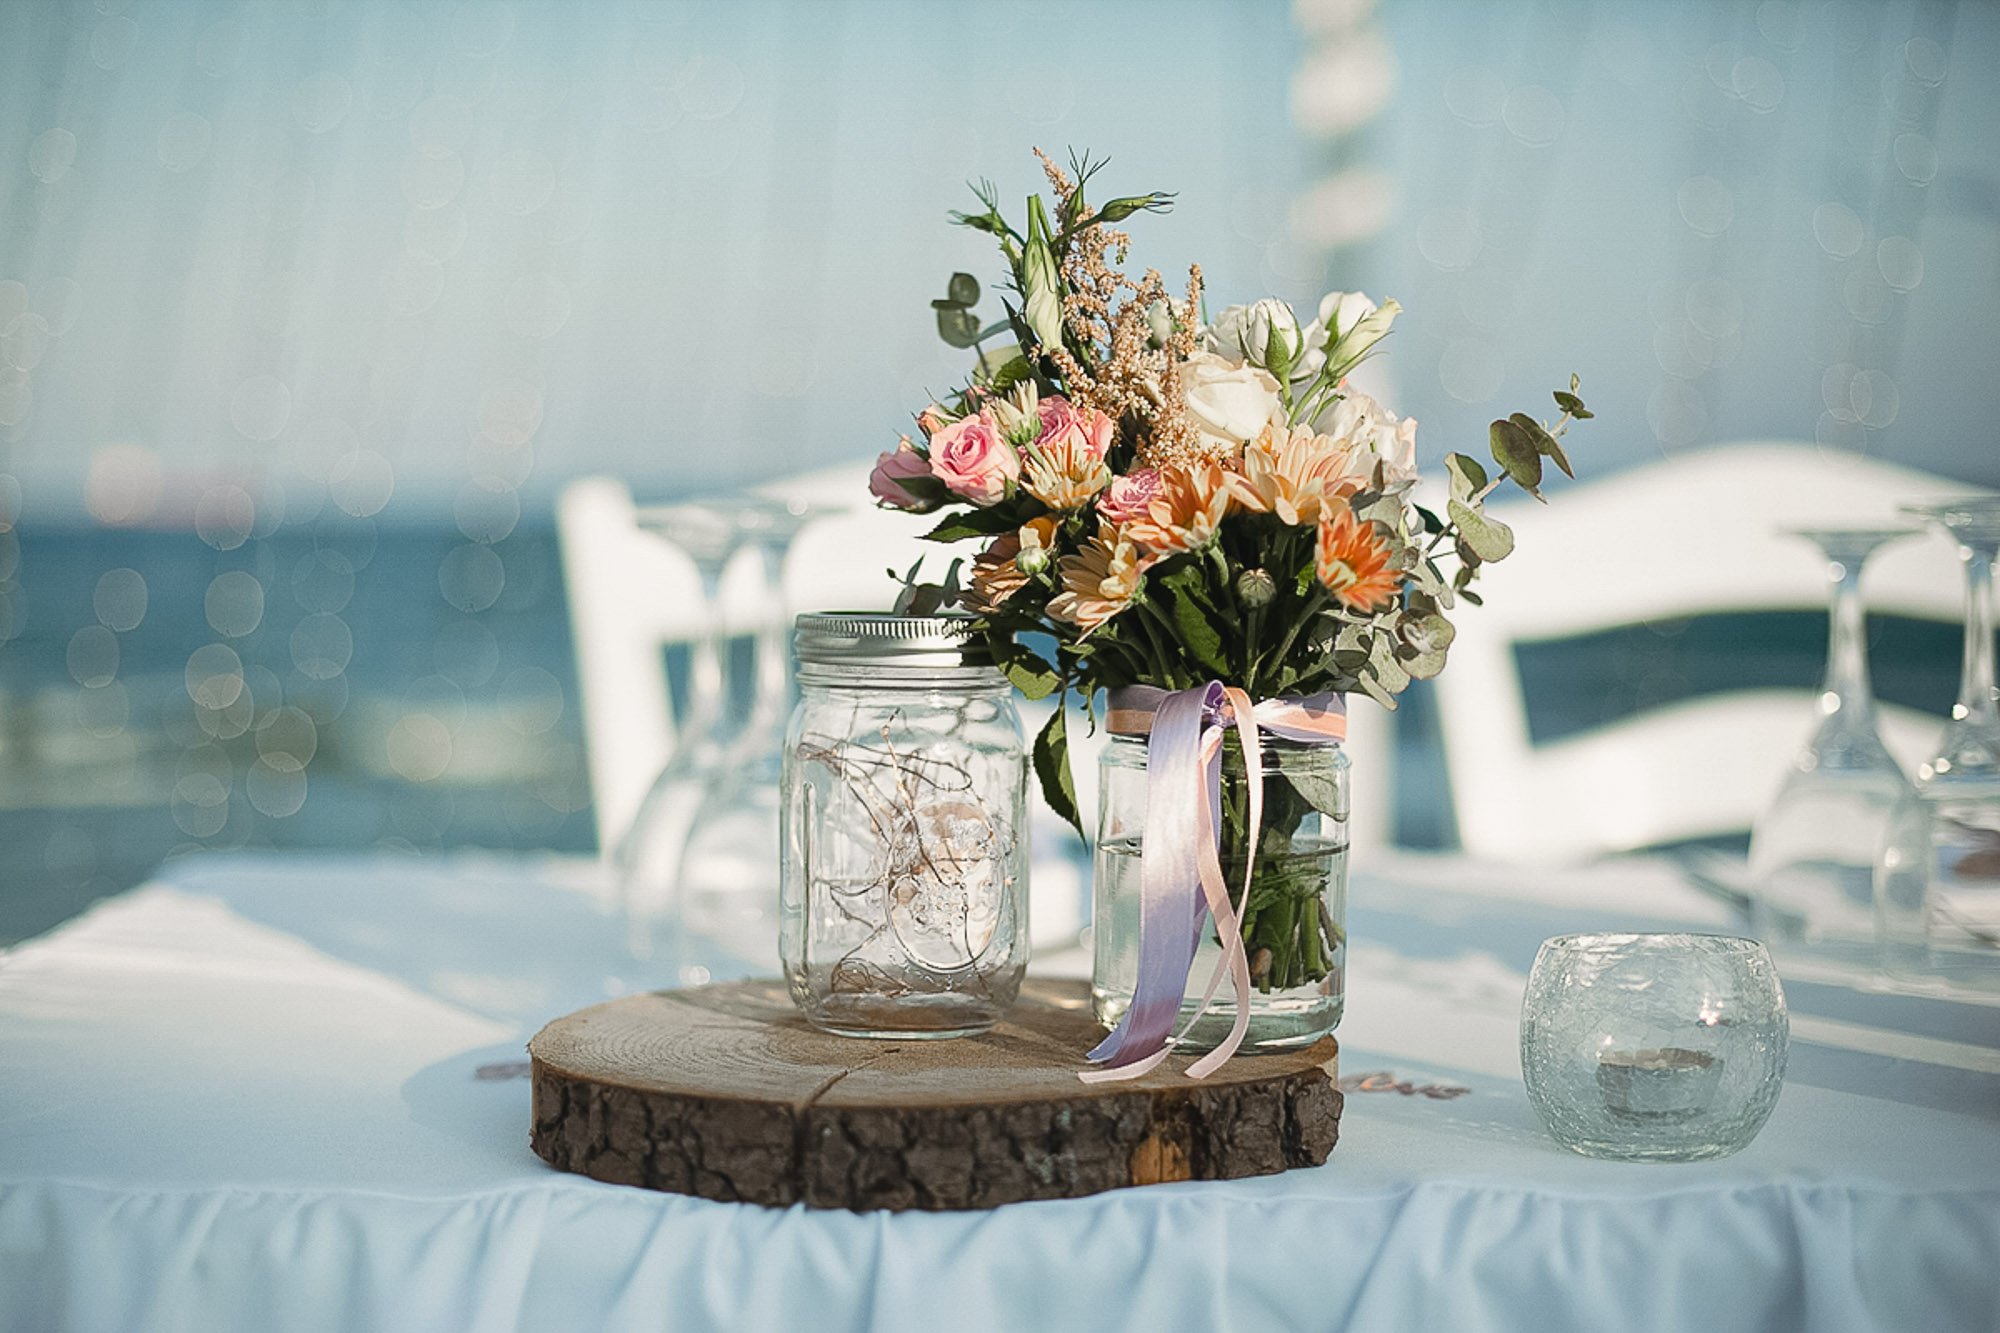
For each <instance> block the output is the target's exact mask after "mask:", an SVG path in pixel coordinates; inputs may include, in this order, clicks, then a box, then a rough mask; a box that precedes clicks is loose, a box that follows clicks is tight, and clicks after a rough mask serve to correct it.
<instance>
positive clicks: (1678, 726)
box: [1437, 443, 1971, 863]
mask: <svg viewBox="0 0 2000 1333" xmlns="http://www.w3.org/2000/svg"><path fill="white" fill-rule="evenodd" d="M1970 489H1971V488H1969V487H1966V486H1964V485H1962V484H1960V483H1957V482H1952V481H1947V480H1944V479H1943V478H1939V477H1934V476H1930V475H1928V474H1925V473H1921V472H1916V471H1912V470H1910V469H1907V468H1901V467H1895V466H1892V465H1890V464H1886V463H1881V462H1877V461H1874V460H1871V459H1866V458H1861V457H1857V456H1853V455H1847V454H1832V453H1828V452H1824V451H1822V450H1819V449H1817V448H1815V447H1813V446H1811V445H1804V444H1762V443H1759V444H1740V445H1732V446H1725V447H1720V448H1714V449H1708V450H1703V451H1699V452H1694V453H1688V454H1681V455H1677V456H1676V457H1674V458H1671V459H1668V460H1666V461H1663V462H1660V463H1657V464H1653V465H1650V466H1647V467H1642V468H1636V469H1634V470H1632V471H1629V472H1625V473H1621V474H1619V475H1617V476H1614V477H1611V478H1608V479H1606V480H1604V481H1601V482H1585V483H1584V484H1582V485H1578V486H1573V487H1571V486H1562V485H1557V486H1555V487H1551V488H1550V499H1551V503H1550V504H1549V505H1548V506H1547V507H1543V506H1540V505H1536V504H1534V503H1533V502H1532V501H1523V502H1520V503H1509V504H1506V505H1504V506H1502V505H1495V506H1494V507H1493V512H1494V514H1495V515H1496V516H1497V517H1501V518H1503V519H1504V520H1505V521H1506V522H1507V523H1509V524H1510V525H1511V526H1512V527H1513V528H1514V530H1515V533H1516V536H1517V537H1518V538H1519V544H1518V547H1517V549H1516V550H1515V552H1514V553H1513V554H1512V555H1511V556H1509V557H1508V558H1507V559H1506V560H1505V561H1504V562H1502V563H1500V564H1496V565H1493V566H1490V567H1489V568H1487V569H1486V570H1484V571H1483V572H1482V577H1481V580H1480V583H1479V590H1480V592H1481V595H1482V596H1484V597H1486V598H1487V602H1486V605H1485V606H1483V607H1463V608H1461V610H1460V611H1459V612H1458V613H1457V614H1456V615H1455V616H1454V623H1455V624H1456V626H1457V628H1458V637H1457V639H1456V641H1455V642H1454V643H1453V645H1452V648H1451V663H1450V667H1449V669H1447V670H1446V671H1445V672H1444V674H1443V675H1442V676H1441V677H1439V679H1438V689H1437V699H1438V707H1439V713H1440V719H1441V725H1442V729H1443V734H1444V750H1445V764H1446V769H1447V772H1448V774H1449V777H1450V781H1451V788H1452V798H1453V802H1454V804H1455V806H1456V808H1457V812H1458V826H1459V837H1460V840H1461V842H1462V844H1463V845H1464V848H1465V850H1466V851H1467V852H1470V853H1472V854H1474V855H1476V856H1480V857H1487V858H1492V859H1496V860H1505V861H1514V862H1531V863H1559V862H1566V861H1578V860H1582V859H1587V858H1588V857H1590V856H1592V855H1596V854H1602V853H1607V852H1618V851H1626V850H1632V849H1636V848H1640V847H1646V846H1651V845H1656V844H1662V843H1669V842H1674V841H1678V840H1681V839H1689V838H1698V837H1705V836H1712V835H1716V834H1723V833H1732V832H1739V831H1742V830H1744V829H1747V828H1749V827H1750V825H1751V822H1752V821H1753V820H1754V819H1755V817H1756V815H1757V813H1758V812H1759V811H1760V810H1761V809H1762V808H1763V807H1764V805H1765V804H1766V803H1767V802H1768V801H1769V800H1770V799H1771V798H1772V796H1773V795H1775V793H1776V791H1777V789H1778V785H1779V783H1780V781H1781V780H1782V778H1783V775H1784V772H1785V769H1786V766H1787V765H1788V764H1789V762H1790V761H1791V759H1792V756H1793V755H1794V754H1795V753H1796V752H1797V750H1798V747H1799V746H1800V745H1801V744H1803V743H1804V741H1805V739H1806V737H1807V736H1808V735H1809V733H1810V730H1811V726H1812V710H1811V706H1810V700H1811V697H1812V692H1811V691H1809V690H1796V691H1793V690H1758V691H1739V692H1732V693H1726V694H1721V695H1711V696H1707V697H1702V698H1696V699H1690V700H1685V701H1683V702H1680V703H1676V704H1673V705H1670V706H1667V707H1663V708H1660V709H1657V710H1654V711H1651V712H1644V713H1640V714H1637V715H1634V716H1630V717H1627V718H1624V719H1620V720H1618V721H1616V722H1614V723H1611V724H1609V725H1607V726H1604V727H1602V728H1598V729H1595V730H1592V731H1590V732H1587V733H1584V734H1582V735H1575V736H1568V737H1564V738H1562V739H1560V740H1556V741H1553V742H1550V743H1548V744H1545V745H1541V746H1535V745H1532V744H1531V743H1530V738H1529V730H1528V720H1527V710H1526V707H1525V704H1524V701H1523V694H1522V688H1521V680H1520V675H1519V671H1518V669H1517V665H1516V658H1515V648H1516V645H1519V644H1522V643H1526V642H1533V641H1538V640H1540V641H1547V640H1562V639H1567V638H1573V637H1576V636H1580V635H1584V634H1588V633H1591V632H1593V631H1598V630H1606V629H1611V628H1615V627H1620V626H1629V625H1636V624H1641V623H1644V622H1648V621H1660V620H1667V619H1672V618H1677V617H1684V616H1694V615H1700V614H1703V613H1714V612H1729V611H1772V610H1786V609H1813V610H1817V611H1821V612H1824V610H1825V608H1826V605H1827V595H1828V589H1827V581H1826V565H1825V561H1824V560H1823V559H1822V558H1821V557H1820V556H1819V554H1818V553H1817V552H1815V551H1814V549H1813V547H1812V546H1811V545H1810V544H1809V543H1807V542H1805V541H1803V540H1801V539H1799V538H1795V537H1788V536H1785V535H1784V534H1783V532H1782V529H1783V528H1785V527H1787V526H1792V525H1823V526H1841V525H1849V526H1857V527H1858V526H1895V525H1898V524H1907V523H1909V522H1910V520H1908V519H1904V518H1901V517H1900V516H1899V515H1898V514H1897V513H1896V506H1897V505H1898V504H1901V503H1903V502H1906V501H1911V500H1918V499H1927V498H1933V497H1937V496H1943V495H1955V494H1962V493H1965V492H1966V491H1968V490H1970ZM1863 586H1864V592H1865V595H1866V597H1867V600H1868V603H1869V605H1870V607H1871V608H1872V609H1876V610H1894V611H1896V612H1898V613H1900V614H1903V615H1910V616H1917V617H1924V618H1930V619H1937V620H1946V621H1955V620H1957V619H1958V618H1959V615H1960V598H1961V596H1962V593H1961V588H1960V574H1959V571H1958V566H1957V558H1956V555H1955V553H1954V551H1953V550H1952V548H1951V546H1950V545H1949V544H1948V543H1947V542H1945V541H1944V540H1943V539H1942V538H1939V537H1936V536H1925V537H1913V538H1910V539H1907V540H1905V541H1902V542H1899V543H1896V544H1895V545H1892V546H1888V547H1885V548H1883V549H1882V550H1881V551H1880V552H1879V553H1877V554H1876V556H1875V557H1874V558H1873V559H1872V560H1871V561H1870V562H1869V564H1868V566H1867V572H1866V574H1865V577H1864V585H1863ZM1878 718H1879V721H1880V725H1881V730H1882V733H1883V740H1884V741H1885V742H1886V743H1887V744H1888V746H1889V749H1890V751H1891V752H1892V753H1894V754H1895V755H1896V756H1897V758H1898V759H1899V761H1901V762H1902V763H1903V764H1904V765H1905V767H1906V768H1907V767H1913V766H1914V764H1915V762H1916V761H1917V760H1918V759H1920V758H1921V757H1922V756H1923V754H1924V752H1925V751H1926V750H1928V749H1929V748H1931V747H1932V746H1934V744H1935V742H1936V739H1937V736H1938V732H1939V729H1940V725H1941V724H1940V722H1939V720H1938V719H1936V718H1934V717H1929V716H1926V715H1924V714H1921V713H1917V712H1914V711H1912V710H1909V709H1903V708H1896V707H1883V708H1881V709H1880V711H1879V713H1878Z"/></svg>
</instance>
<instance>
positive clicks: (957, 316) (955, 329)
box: [937, 306, 979, 347]
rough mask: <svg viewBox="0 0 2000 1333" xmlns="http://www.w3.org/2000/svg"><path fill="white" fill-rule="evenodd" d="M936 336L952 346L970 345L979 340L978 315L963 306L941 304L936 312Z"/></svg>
mask: <svg viewBox="0 0 2000 1333" xmlns="http://www.w3.org/2000/svg"><path fill="white" fill-rule="evenodd" d="M937 326H938V337H940V338H942V339H944V340H945V342H946V343H948V344H950V345H951V346H953V347H971V346H973V345H974V344H975V343H977V342H978V341H979V316H977V315H975V314H973V313H972V312H971V311H970V310H967V309H966V308H965V307H964V306H941V307H939V309H938V312H937Z"/></svg>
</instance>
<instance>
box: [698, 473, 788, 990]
mask: <svg viewBox="0 0 2000 1333" xmlns="http://www.w3.org/2000/svg"><path fill="white" fill-rule="evenodd" d="M784 512H785V513H786V515H787V517H786V518H785V519H784V520H774V521H770V522H766V523H762V524H760V525H758V526H757V527H756V529H755V530H754V531H753V532H752V533H751V534H750V536H749V545H750V547H751V549H753V550H754V551H755V552H756V554H757V557H758V563H759V567H760V569H761V570H762V572H763V575H764V584H763V592H762V603H763V605H762V607H761V609H760V612H759V615H758V629H757V633H756V639H755V646H754V661H753V668H752V670H753V677H752V682H751V690H750V701H749V706H748V709H747V710H746V712H745V713H744V715H743V720H742V723H741V725H740V726H739V727H738V728H737V730H736V731H735V733H734V734H733V735H732V736H730V737H729V738H728V739H727V740H726V741H724V742H723V743H722V744H721V745H720V748H719V757H720V762H719V763H718V764H717V766H716V767H715V769H714V770H713V772H712V774H711V780H710V781H709V782H708V783H707V784H706V785H705V786H704V788H703V789H702V791H701V793H700V799H699V800H698V801H697V802H696V803H695V806H694V818H693V820H692V822H691V823H690V825H689V826H688V830H687V834H686V837H685V839H684V840H683V842H682V845H681V847H680V850H679V861H678V865H677V866H676V870H675V876H674V879H675V888H676V893H677V896H678V900H679V904H680V924H681V927H682V929H683V930H684V931H685V933H686V937H687V938H688V939H689V940H690V941H698V942H700V943H701V944H702V945H703V946H704V947H705V948H706V949H707V950H708V952H709V954H710V959H709V964H708V970H709V975H710V976H712V977H714V978H716V979H723V978H726V977H734V976H768V975H773V974H774V973H775V972H776V970H777V968H778V877H779V866H780V850H779V839H778V821H779V809H780V802H779V776H780V775H779V769H780V766H781V765H782V763H783V761H784V741H785V728H786V726H787V724H788V722H789V721H790V718H791V713H792V704H793V702H794V696H795V694H796V684H795V681H794V679H793V673H792V653H791V617H790V615H789V614H788V610H789V608H788V604H787V602H786V599H785V595H784V565H785V555H786V552H787V551H788V550H789V549H790V547H791V543H792V540H793V538H795V537H796V536H797V535H798V533H799V530H800V528H801V527H802V526H803V524H804V519H805V517H806V515H807V511H806V509H805V506H803V505H797V504H795V505H794V506H793V507H791V508H790V509H787V510H785V511H784ZM814 513H815V516H817V511H814Z"/></svg>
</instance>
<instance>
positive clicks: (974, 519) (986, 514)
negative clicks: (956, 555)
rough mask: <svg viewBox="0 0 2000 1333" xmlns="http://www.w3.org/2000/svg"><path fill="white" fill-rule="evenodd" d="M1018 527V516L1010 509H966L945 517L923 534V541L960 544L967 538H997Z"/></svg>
mask: <svg viewBox="0 0 2000 1333" xmlns="http://www.w3.org/2000/svg"><path fill="white" fill-rule="evenodd" d="M1020 526H1021V519H1020V516H1019V515H1018V514H1016V513H1014V512H1013V511H1012V510H1011V509H1006V508H1003V507H1001V506H998V505H996V506H994V507H993V508H991V509H967V510H963V511H961V512H959V513H956V514H947V515H945V517H944V519H943V520H942V521H941V522H940V523H939V524H938V525H937V526H936V527H934V528H932V529H931V530H930V531H929V532H926V533H925V534H924V540H925V541H927V542H962V541H964V540H965V539H966V538H967V537H997V536H999V535H1000V534H1001V533H1003V532H1009V531H1011V530H1013V529H1014V528H1018V527H1020Z"/></svg>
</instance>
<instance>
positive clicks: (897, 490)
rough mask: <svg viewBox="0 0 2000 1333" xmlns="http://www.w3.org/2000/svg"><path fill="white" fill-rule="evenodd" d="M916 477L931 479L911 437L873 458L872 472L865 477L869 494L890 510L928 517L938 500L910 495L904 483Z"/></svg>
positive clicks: (927, 468) (929, 469) (936, 505)
mask: <svg viewBox="0 0 2000 1333" xmlns="http://www.w3.org/2000/svg"><path fill="white" fill-rule="evenodd" d="M918 478H922V479H923V480H924V481H929V480H931V462H930V460H929V459H928V458H925V457H924V456H923V455H922V454H920V453H918V452H917V450H916V446H915V445H913V444H911V443H910V437H909V436H907V435H905V436H904V437H903V438H902V440H901V441H900V442H899V443H898V444H897V445H896V447H895V448H894V449H891V450H890V451H889V452H887V453H885V454H882V455H881V456H880V457H878V458H876V460H875V470H874V471H873V472H871V473H869V474H868V491H869V494H871V495H873V496H874V497H875V498H876V499H877V500H879V501H881V502H882V503H883V504H884V505H886V506H888V507H889V508H891V509H907V510H909V511H910V512H911V513H913V514H927V513H929V512H930V511H931V510H933V509H936V508H937V507H938V503H939V502H938V500H937V499H936V498H931V499H924V498H921V497H919V496H917V495H913V494H912V493H911V492H910V490H909V488H908V487H907V486H905V485H904V484H903V483H905V482H907V481H914V480H916V479H918ZM919 489H922V488H921V487H920V488H919Z"/></svg>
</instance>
